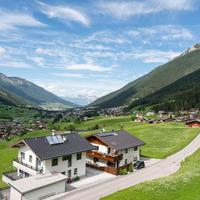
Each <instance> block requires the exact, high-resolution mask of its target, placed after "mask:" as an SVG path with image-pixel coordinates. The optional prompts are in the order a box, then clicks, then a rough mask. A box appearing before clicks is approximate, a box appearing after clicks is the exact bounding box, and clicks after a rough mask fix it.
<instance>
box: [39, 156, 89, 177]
mask: <svg viewBox="0 0 200 200" xmlns="http://www.w3.org/2000/svg"><path fill="white" fill-rule="evenodd" d="M76 155H77V154H72V166H71V167H68V161H67V160H65V161H63V160H62V157H59V158H58V165H57V166H53V167H52V160H46V161H43V162H42V163H43V165H44V173H49V172H54V171H57V172H65V174H66V175H67V174H68V170H71V175H72V176H71V177H72V178H74V177H76V176H79V177H80V176H84V175H85V174H86V153H85V152H82V158H81V160H77V159H76ZM75 168H77V169H78V173H77V175H74V169H75Z"/></svg>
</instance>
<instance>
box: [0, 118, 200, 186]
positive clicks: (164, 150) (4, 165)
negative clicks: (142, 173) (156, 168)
mask: <svg viewBox="0 0 200 200" xmlns="http://www.w3.org/2000/svg"><path fill="white" fill-rule="evenodd" d="M96 124H99V125H100V126H101V127H105V129H106V130H107V131H110V130H112V129H113V128H114V129H115V130H119V129H120V126H121V125H123V126H124V129H125V130H127V131H129V132H130V133H131V134H133V135H135V136H137V137H139V138H140V139H142V140H143V141H145V142H146V143H147V144H146V145H145V146H144V147H142V154H143V155H145V156H148V157H155V158H164V157H166V156H168V155H170V154H173V153H174V152H176V151H178V150H180V149H181V148H183V147H184V146H185V145H187V144H188V143H189V142H190V141H191V140H192V139H193V138H194V137H195V136H196V135H197V133H198V132H199V131H200V129H189V128H185V127H184V125H183V124H175V123H167V124H157V125H150V124H144V123H135V122H132V121H131V119H130V117H117V118H104V119H101V118H98V119H95V120H91V121H86V122H83V123H81V124H76V127H77V128H80V129H87V128H90V127H92V126H94V125H96ZM65 125H69V123H66V124H65ZM61 126H62V125H61ZM94 132H98V130H96V131H93V132H86V133H84V134H83V136H86V135H87V134H92V133H94ZM46 134H48V132H43V131H39V132H34V133H29V134H27V135H26V136H25V137H33V136H41V135H46ZM20 139H22V138H20V137H14V138H13V139H12V140H11V141H9V142H7V141H2V142H0V155H1V156H0V177H1V174H2V173H3V172H4V171H7V170H10V169H12V160H13V158H15V157H16V155H17V150H16V149H11V148H9V146H10V145H11V144H13V143H15V142H16V141H18V140H20ZM2 187H5V184H3V183H2V182H0V188H2Z"/></svg>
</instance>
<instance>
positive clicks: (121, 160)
mask: <svg viewBox="0 0 200 200" xmlns="http://www.w3.org/2000/svg"><path fill="white" fill-rule="evenodd" d="M87 140H88V141H89V142H90V143H91V144H92V145H94V146H95V147H96V148H97V150H93V151H90V152H87V164H88V165H89V166H91V167H94V168H97V169H100V170H103V171H105V172H108V173H111V174H115V175H117V174H119V170H120V169H121V168H127V167H128V165H129V164H132V163H133V162H136V161H137V160H140V146H142V145H144V144H145V143H144V142H143V141H141V140H139V139H138V138H136V137H134V136H132V135H130V134H129V133H128V132H126V131H118V132H105V133H98V134H96V135H92V136H89V137H87Z"/></svg>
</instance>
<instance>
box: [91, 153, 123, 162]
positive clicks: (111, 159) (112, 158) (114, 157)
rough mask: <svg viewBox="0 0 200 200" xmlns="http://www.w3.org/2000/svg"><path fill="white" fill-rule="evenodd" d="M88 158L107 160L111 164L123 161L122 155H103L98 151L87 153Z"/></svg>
mask: <svg viewBox="0 0 200 200" xmlns="http://www.w3.org/2000/svg"><path fill="white" fill-rule="evenodd" d="M87 156H88V157H95V158H98V159H101V160H106V161H109V162H111V163H116V162H117V161H119V160H122V158H123V155H122V154H120V155H119V154H103V153H100V152H98V151H89V152H87Z"/></svg>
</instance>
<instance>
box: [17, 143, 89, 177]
mask: <svg viewBox="0 0 200 200" xmlns="http://www.w3.org/2000/svg"><path fill="white" fill-rule="evenodd" d="M21 152H23V153H25V159H23V160H22V161H23V163H26V164H28V165H29V166H33V167H36V159H37V156H36V155H35V154H34V152H33V151H32V150H31V149H30V148H28V147H27V146H23V147H21V148H20V149H19V152H18V158H19V159H20V158H21ZM29 155H31V156H32V163H31V162H29ZM76 155H77V154H73V155H72V166H71V167H68V160H65V161H63V160H62V157H59V158H58V165H57V166H52V159H50V160H46V161H42V162H41V165H40V166H41V168H42V169H43V172H42V173H43V174H45V173H50V172H54V171H57V172H65V174H66V175H67V174H68V170H71V177H72V178H74V177H76V176H79V177H80V176H84V175H85V174H86V152H82V158H81V160H77V159H76ZM13 163H14V166H15V167H16V168H17V171H18V175H19V170H20V169H21V170H22V171H24V172H27V173H28V174H30V175H31V176H34V175H36V174H38V173H39V171H34V170H33V169H30V168H28V167H26V166H23V165H22V164H20V163H17V162H15V161H14V162H13ZM75 168H77V169H78V173H77V174H76V175H74V169H75Z"/></svg>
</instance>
